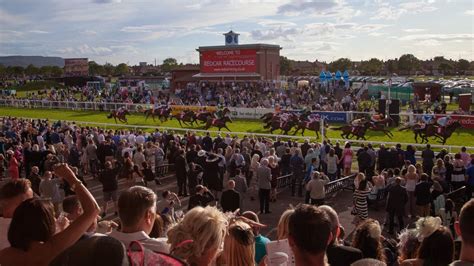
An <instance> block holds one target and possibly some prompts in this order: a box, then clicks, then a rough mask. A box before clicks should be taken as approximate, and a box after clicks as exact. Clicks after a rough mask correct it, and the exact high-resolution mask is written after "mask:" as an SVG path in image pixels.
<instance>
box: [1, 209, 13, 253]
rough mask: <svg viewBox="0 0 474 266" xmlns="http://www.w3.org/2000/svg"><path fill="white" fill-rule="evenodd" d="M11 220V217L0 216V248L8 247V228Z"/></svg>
mask: <svg viewBox="0 0 474 266" xmlns="http://www.w3.org/2000/svg"><path fill="white" fill-rule="evenodd" d="M11 222H12V219H11V218H3V217H0V250H2V249H4V248H8V247H10V242H8V228H9V227H10V223H11Z"/></svg>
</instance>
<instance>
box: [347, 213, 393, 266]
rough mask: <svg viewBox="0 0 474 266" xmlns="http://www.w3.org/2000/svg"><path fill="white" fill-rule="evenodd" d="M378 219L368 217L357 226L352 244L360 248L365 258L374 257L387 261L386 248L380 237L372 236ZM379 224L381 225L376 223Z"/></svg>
mask: <svg viewBox="0 0 474 266" xmlns="http://www.w3.org/2000/svg"><path fill="white" fill-rule="evenodd" d="M375 223H376V221H375V220H374V219H367V220H365V221H363V222H362V223H361V224H359V226H357V228H356V230H355V232H354V237H353V239H352V246H353V247H355V248H358V249H360V251H362V254H363V255H364V258H373V259H377V260H381V261H383V262H385V261H386V257H385V254H384V249H383V245H382V242H381V240H380V238H374V237H373V236H371V231H372V230H374V228H373V226H375V225H374V224H375ZM376 226H379V225H376Z"/></svg>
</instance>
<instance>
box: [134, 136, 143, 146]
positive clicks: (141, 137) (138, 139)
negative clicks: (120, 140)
mask: <svg viewBox="0 0 474 266" xmlns="http://www.w3.org/2000/svg"><path fill="white" fill-rule="evenodd" d="M135 141H136V143H137V144H143V143H145V137H144V136H143V135H138V136H137V137H136V138H135Z"/></svg>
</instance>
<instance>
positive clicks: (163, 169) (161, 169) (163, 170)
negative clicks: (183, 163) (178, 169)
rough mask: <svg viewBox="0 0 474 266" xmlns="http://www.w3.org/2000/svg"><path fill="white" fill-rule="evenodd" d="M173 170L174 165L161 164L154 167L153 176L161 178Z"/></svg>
mask: <svg viewBox="0 0 474 266" xmlns="http://www.w3.org/2000/svg"><path fill="white" fill-rule="evenodd" d="M173 170H174V164H162V165H158V166H157V167H156V172H155V174H156V175H158V176H159V177H163V176H165V175H167V174H168V173H169V172H171V171H173Z"/></svg>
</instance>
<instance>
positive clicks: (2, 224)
mask: <svg viewBox="0 0 474 266" xmlns="http://www.w3.org/2000/svg"><path fill="white" fill-rule="evenodd" d="M31 198H33V190H32V189H31V183H30V181H29V180H28V179H24V178H20V179H17V180H14V181H9V182H8V183H6V184H5V185H3V187H2V188H1V189H0V201H2V202H3V205H2V208H3V209H2V215H3V217H0V250H2V249H4V248H7V247H10V242H8V228H9V227H10V222H11V220H12V217H13V213H14V212H15V209H16V208H17V207H18V205H20V203H22V202H23V201H25V200H27V199H31Z"/></svg>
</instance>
